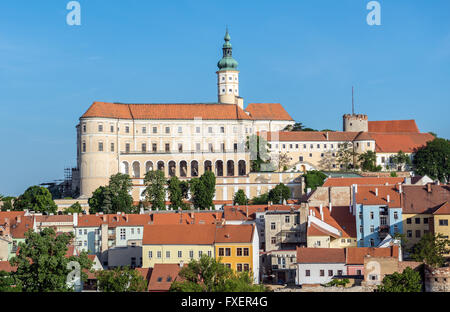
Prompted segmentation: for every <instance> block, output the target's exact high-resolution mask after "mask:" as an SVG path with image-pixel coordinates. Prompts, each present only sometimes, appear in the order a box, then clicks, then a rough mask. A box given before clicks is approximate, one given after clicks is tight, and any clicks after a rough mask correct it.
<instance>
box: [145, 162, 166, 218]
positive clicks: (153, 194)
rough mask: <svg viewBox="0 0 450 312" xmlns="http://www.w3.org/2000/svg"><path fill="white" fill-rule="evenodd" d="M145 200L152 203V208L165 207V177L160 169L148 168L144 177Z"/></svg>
mask: <svg viewBox="0 0 450 312" xmlns="http://www.w3.org/2000/svg"><path fill="white" fill-rule="evenodd" d="M144 184H145V190H144V193H143V195H145V198H146V200H147V201H148V202H149V203H150V204H151V205H152V209H162V210H164V209H166V204H165V201H166V188H165V185H166V178H165V177H164V172H163V171H162V170H156V171H155V170H150V171H148V172H147V173H146V174H145V177H144Z"/></svg>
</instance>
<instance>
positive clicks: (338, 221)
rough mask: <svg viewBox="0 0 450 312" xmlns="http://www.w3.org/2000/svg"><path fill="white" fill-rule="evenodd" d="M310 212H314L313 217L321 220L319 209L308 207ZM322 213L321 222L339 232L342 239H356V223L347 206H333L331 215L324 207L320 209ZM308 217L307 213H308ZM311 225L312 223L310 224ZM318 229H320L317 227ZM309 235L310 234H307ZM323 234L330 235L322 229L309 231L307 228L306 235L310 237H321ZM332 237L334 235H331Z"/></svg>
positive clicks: (327, 208)
mask: <svg viewBox="0 0 450 312" xmlns="http://www.w3.org/2000/svg"><path fill="white" fill-rule="evenodd" d="M309 210H310V211H313V212H314V215H315V216H316V217H317V218H319V219H321V215H320V208H319V207H310V208H309ZM322 211H323V222H325V223H327V224H329V225H331V226H332V227H334V228H336V229H337V230H339V231H341V233H342V237H343V238H348V237H356V221H355V216H354V215H353V214H352V213H351V212H350V209H349V207H348V206H333V207H332V208H331V213H330V210H329V207H327V206H325V207H322ZM308 215H309V213H308ZM311 225H313V223H311ZM319 228H320V227H319ZM309 233H311V234H309ZM325 233H328V234H331V233H330V232H328V231H326V230H325V229H323V228H320V229H317V227H316V228H314V229H311V232H310V229H309V228H308V234H307V235H311V236H315V235H319V236H320V235H323V234H325ZM332 236H334V234H333V235H332Z"/></svg>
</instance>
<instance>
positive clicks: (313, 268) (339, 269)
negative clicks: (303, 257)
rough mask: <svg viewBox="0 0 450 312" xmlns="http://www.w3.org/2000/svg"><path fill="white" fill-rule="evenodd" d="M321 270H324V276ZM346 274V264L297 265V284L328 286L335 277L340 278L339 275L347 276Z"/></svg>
mask: <svg viewBox="0 0 450 312" xmlns="http://www.w3.org/2000/svg"><path fill="white" fill-rule="evenodd" d="M321 270H323V276H321ZM307 271H309V276H307V273H308V272H307ZM330 271H331V272H330ZM346 272H347V271H346V267H345V263H297V277H296V284H297V285H303V284H326V283H328V282H330V281H331V280H332V278H333V276H339V273H341V275H345V274H346ZM330 273H331V275H330Z"/></svg>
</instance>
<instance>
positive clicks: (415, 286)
mask: <svg viewBox="0 0 450 312" xmlns="http://www.w3.org/2000/svg"><path fill="white" fill-rule="evenodd" d="M378 291H380V292H421V291H422V278H421V277H420V272H417V271H414V270H413V269H411V268H406V269H405V270H404V271H403V272H402V273H398V272H394V273H393V274H391V275H386V276H385V277H384V279H383V282H382V284H381V285H379V286H378Z"/></svg>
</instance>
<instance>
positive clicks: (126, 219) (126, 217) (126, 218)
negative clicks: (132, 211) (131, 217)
mask: <svg viewBox="0 0 450 312" xmlns="http://www.w3.org/2000/svg"><path fill="white" fill-rule="evenodd" d="M125 221H126V222H128V215H127V214H126V215H125Z"/></svg>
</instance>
